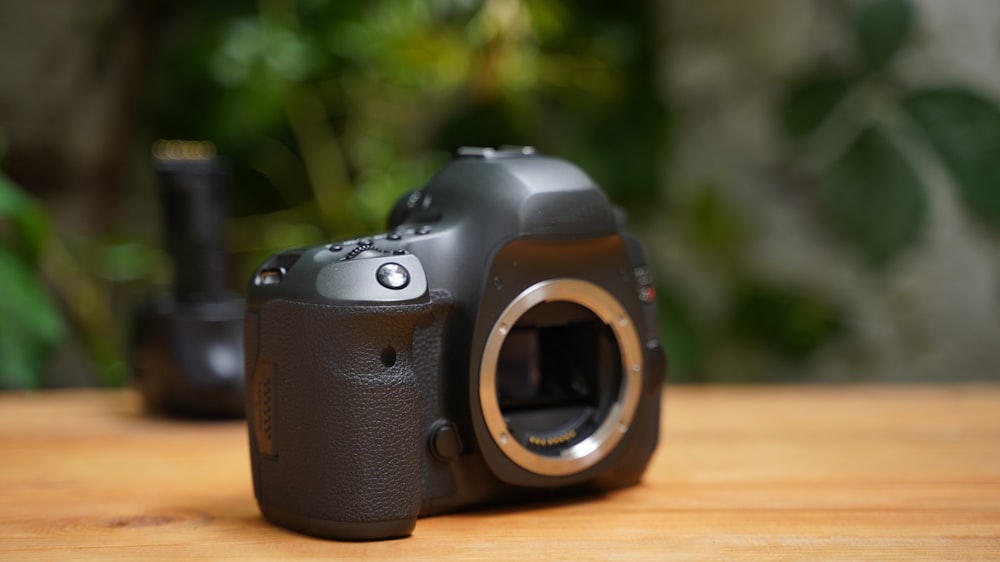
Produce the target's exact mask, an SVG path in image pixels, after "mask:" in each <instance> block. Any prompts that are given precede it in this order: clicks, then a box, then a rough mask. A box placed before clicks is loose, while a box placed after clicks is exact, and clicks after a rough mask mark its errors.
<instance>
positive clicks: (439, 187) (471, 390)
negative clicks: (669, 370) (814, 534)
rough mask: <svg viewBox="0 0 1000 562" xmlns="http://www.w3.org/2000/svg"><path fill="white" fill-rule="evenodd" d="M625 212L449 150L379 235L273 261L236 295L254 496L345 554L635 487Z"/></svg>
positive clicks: (575, 171)
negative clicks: (467, 521) (512, 509)
mask: <svg viewBox="0 0 1000 562" xmlns="http://www.w3.org/2000/svg"><path fill="white" fill-rule="evenodd" d="M655 297H656V292H655V289H654V286H653V281H652V278H651V275H650V272H649V269H648V267H647V263H646V259H645V255H644V251H643V248H642V245H641V244H640V242H639V241H638V240H637V239H636V238H635V237H633V236H632V235H631V234H629V233H628V232H627V231H626V228H625V215H624V213H623V212H622V211H621V210H620V209H618V208H617V207H615V206H614V205H613V204H611V203H610V202H609V200H608V199H607V197H606V196H605V194H604V193H603V192H602V191H601V190H600V189H599V188H598V187H597V186H596V185H595V183H594V182H593V180H591V179H590V177H588V176H587V175H586V174H585V173H584V172H583V171H582V170H580V169H579V168H578V167H576V166H574V165H573V164H570V163H569V162H566V161H564V160H560V159H557V158H552V157H546V156H542V155H540V154H536V153H535V151H534V149H532V148H530V147H501V148H498V149H491V148H472V147H469V148H462V149H460V150H459V151H458V154H457V155H456V157H455V159H454V160H453V161H452V162H451V163H450V164H448V165H447V166H445V167H444V168H443V169H442V170H441V171H440V172H438V173H437V174H436V175H435V176H434V177H433V178H432V179H431V180H430V181H429V182H428V183H427V184H426V185H425V186H424V187H423V188H422V189H420V190H418V191H414V192H412V193H410V194H408V195H405V196H404V197H402V198H401V199H400V200H399V202H398V203H397V204H396V205H395V207H394V208H393V209H392V211H391V213H390V216H389V220H388V227H387V229H386V231H385V232H383V233H380V234H374V235H371V236H363V237H359V238H356V239H352V240H344V241H341V242H336V243H332V244H325V245H321V246H314V247H310V248H305V249H296V250H290V251H286V252H282V253H279V254H276V255H274V256H272V257H270V258H268V259H267V260H266V261H265V262H264V263H263V264H262V265H261V266H260V267H259V268H258V269H257V270H256V272H255V273H254V275H253V277H252V279H251V281H250V287H249V291H248V298H247V313H246V322H245V327H244V330H245V333H244V348H245V354H246V370H245V372H246V385H247V387H246V400H247V403H246V410H247V421H248V428H249V438H250V452H251V464H252V472H253V484H254V493H255V495H256V498H257V502H258V505H259V506H260V509H261V512H262V513H263V515H264V516H265V517H266V518H267V519H268V520H270V521H271V522H272V523H275V524H277V525H280V526H283V527H286V528H288V529H292V530H294V531H298V532H301V533H305V534H309V535H315V536H320V537H326V538H334V539H342V540H374V539H385V538H395V537H404V536H408V535H409V534H411V533H412V531H413V529H414V528H415V525H416V519H417V517H423V516H428V515H435V514H441V513H446V512H452V511H458V510H463V509H469V508H472V507H479V506H495V505H499V504H510V503H515V502H518V503H520V502H529V501H538V500H544V499H552V498H556V497H564V496H573V495H580V494H587V493H600V492H604V491H608V490H613V489H617V488H622V487H625V486H629V485H633V484H636V483H637V482H638V481H639V480H640V478H641V475H642V473H643V471H644V470H645V468H646V465H647V464H648V462H649V459H650V457H651V455H652V453H653V450H654V449H655V447H656V442H657V434H658V430H659V408H660V390H661V386H662V383H663V380H664V371H665V367H666V359H665V356H664V353H663V350H662V347H661V345H660V341H659V337H658V334H657V321H656V302H655Z"/></svg>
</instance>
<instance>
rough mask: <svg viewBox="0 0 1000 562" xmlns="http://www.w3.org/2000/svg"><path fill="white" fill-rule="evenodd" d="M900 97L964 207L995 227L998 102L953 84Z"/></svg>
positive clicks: (998, 213) (998, 216)
mask: <svg viewBox="0 0 1000 562" xmlns="http://www.w3.org/2000/svg"><path fill="white" fill-rule="evenodd" d="M903 103H904V106H905V107H906V109H907V110H908V111H909V113H910V115H912V116H913V118H914V120H916V122H917V123H919V124H920V126H921V127H922V128H923V129H924V131H925V132H926V133H927V137H928V138H929V139H930V142H931V145H932V146H933V147H934V149H935V150H936V151H937V152H938V154H940V156H941V160H942V161H943V162H944V164H945V166H946V167H947V168H948V170H949V171H950V172H951V174H952V176H954V179H955V183H956V187H957V188H958V191H959V194H960V195H961V198H962V200H963V201H964V202H965V204H966V206H968V208H969V211H970V212H972V214H973V215H974V216H976V217H977V218H979V219H980V220H981V221H982V222H983V223H985V224H986V225H988V226H990V227H992V228H993V229H996V230H1000V108H998V107H997V105H996V104H995V103H993V102H992V101H990V100H988V99H985V98H983V97H981V96H979V95H976V94H974V93H973V92H970V91H967V90H963V89H957V88H956V89H938V90H923V91H919V92H916V93H914V94H911V95H910V96H908V97H907V98H906V99H905V100H904V102H903Z"/></svg>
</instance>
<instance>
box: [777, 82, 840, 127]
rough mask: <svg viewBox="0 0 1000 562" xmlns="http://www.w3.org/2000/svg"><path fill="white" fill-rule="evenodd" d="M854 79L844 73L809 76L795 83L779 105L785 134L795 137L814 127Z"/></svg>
mask: <svg viewBox="0 0 1000 562" xmlns="http://www.w3.org/2000/svg"><path fill="white" fill-rule="evenodd" d="M853 85H854V81H853V80H852V79H850V78H847V77H844V76H837V75H834V74H824V75H816V76H809V77H807V78H805V79H804V80H802V81H801V82H800V83H798V84H796V85H795V86H794V87H793V88H792V89H791V91H790V92H789V93H788V96H787V97H786V98H785V99H784V101H783V103H782V104H781V108H780V112H781V114H780V118H781V126H782V129H784V131H785V133H786V134H787V135H788V136H789V137H791V138H793V139H799V138H802V137H804V136H806V135H808V134H809V133H811V132H813V131H814V130H816V129H817V128H818V127H819V126H820V125H821V124H822V123H823V121H825V120H826V118H827V116H829V115H830V113H831V112H832V111H833V109H834V108H835V107H837V105H838V104H839V103H840V101H841V100H843V99H844V97H845V96H846V95H847V93H848V92H849V91H850V90H851V86H853Z"/></svg>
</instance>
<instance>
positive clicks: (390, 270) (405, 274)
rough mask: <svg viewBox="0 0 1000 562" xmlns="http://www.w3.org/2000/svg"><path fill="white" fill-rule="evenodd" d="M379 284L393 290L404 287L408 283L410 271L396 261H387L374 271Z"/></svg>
mask: <svg viewBox="0 0 1000 562" xmlns="http://www.w3.org/2000/svg"><path fill="white" fill-rule="evenodd" d="M375 276H376V277H377V278H378V282H379V284H380V285H382V286H383V287H385V288H386V289H392V290H394V291H396V290H399V289H404V288H406V286H407V285H409V284H410V272H409V271H407V270H406V268H405V267H403V266H401V265H399V264H398V263H391V262H390V263H387V264H384V265H382V266H381V267H379V268H378V271H377V272H376V273H375Z"/></svg>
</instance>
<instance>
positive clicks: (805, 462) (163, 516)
mask: <svg viewBox="0 0 1000 562" xmlns="http://www.w3.org/2000/svg"><path fill="white" fill-rule="evenodd" d="M140 406H141V405H140V402H139V400H138V398H137V396H135V395H134V394H133V393H131V392H129V391H58V392H56V391H51V392H43V393H36V394H15V393H6V394H3V393H0V449H2V450H3V451H4V457H5V458H4V459H3V461H2V462H0V559H2V560H10V559H21V558H30V559H72V560H79V559H93V558H100V559H124V560H137V559H140V558H143V559H145V558H154V559H174V560H176V559H195V558H197V559H204V560H224V559H234V560H245V559H249V558H260V559H268V560H276V559H281V558H326V559H336V560H341V559H351V558H371V559H378V560H382V559H390V558H403V559H407V560H425V559H426V560H442V559H448V558H457V559H463V560H476V559H505V560H521V559H539V560H580V559H601V560H629V561H631V560H642V559H655V560H664V559H673V558H676V559H683V560H691V559H733V558H748V559H763V558H786V559H807V558H816V559H831V558H832V559H849V560H858V559H866V558H867V559H899V558H926V559H933V560H941V559H954V558H958V559H994V560H996V559H1000V385H971V386H959V385H956V386H847V387H837V386H781V387H773V386H762V387H727V386H693V387H684V386H682V387H668V389H667V392H666V395H665V408H666V409H665V412H666V415H665V417H664V420H663V429H664V431H663V435H662V438H661V442H660V448H659V450H658V452H657V455H656V457H655V458H654V461H653V464H652V466H651V468H650V471H649V472H648V474H647V477H646V479H645V483H644V484H643V485H641V486H639V487H636V488H632V489H628V490H624V491H621V492H617V493H614V494H611V495H608V496H606V497H603V498H598V499H593V500H589V501H572V502H568V503H558V504H546V505H540V506H534V507H531V508H528V509H502V510H485V511H478V512H473V513H466V514H458V515H449V516H441V517H434V518H428V519H422V520H420V521H419V522H418V523H417V529H416V532H415V533H414V535H413V536H412V537H411V538H408V539H402V540H395V541H386V542H371V543H340V542H331V541H324V540H319V539H313V538H309V537H305V536H301V535H297V534H295V533H292V532H289V531H285V530H283V529H280V528H277V527H273V526H271V525H269V524H268V523H266V522H265V521H264V520H263V519H261V517H260V514H259V512H258V511H257V506H256V504H255V503H254V500H253V495H252V492H251V485H250V470H249V460H248V453H247V444H246V436H245V430H244V427H243V424H242V422H221V423H220V422H215V423H211V422H209V423H197V422H190V421H176V420H163V419H157V418H153V417H149V416H146V415H143V414H142V413H141V407H140Z"/></svg>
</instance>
